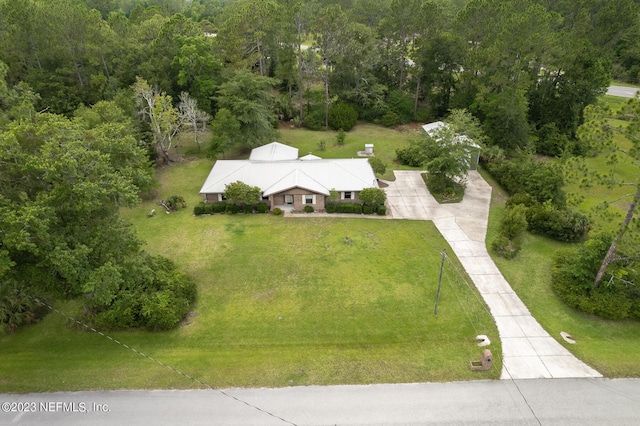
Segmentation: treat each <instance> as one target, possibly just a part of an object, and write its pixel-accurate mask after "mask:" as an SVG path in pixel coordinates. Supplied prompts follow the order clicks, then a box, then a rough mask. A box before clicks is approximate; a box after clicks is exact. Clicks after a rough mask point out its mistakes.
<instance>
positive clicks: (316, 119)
mask: <svg viewBox="0 0 640 426" xmlns="http://www.w3.org/2000/svg"><path fill="white" fill-rule="evenodd" d="M324 124H325V123H324V111H323V110H322V109H314V110H313V111H311V112H309V113H308V114H307V115H305V116H304V120H303V121H302V126H303V127H305V128H307V129H309V130H322V129H324V128H325V126H324Z"/></svg>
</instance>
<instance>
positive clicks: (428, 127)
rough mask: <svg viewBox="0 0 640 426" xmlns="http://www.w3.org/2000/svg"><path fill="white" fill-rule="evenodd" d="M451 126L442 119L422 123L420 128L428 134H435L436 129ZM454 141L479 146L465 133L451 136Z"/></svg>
mask: <svg viewBox="0 0 640 426" xmlns="http://www.w3.org/2000/svg"><path fill="white" fill-rule="evenodd" d="M450 127H451V126H450V125H449V124H447V123H445V122H444V121H435V122H433V123H428V124H424V125H422V129H423V130H424V131H425V132H427V134H428V135H429V136H436V131H437V130H439V129H441V128H445V129H448V128H450ZM453 141H454V142H465V143H466V144H468V145H471V146H473V147H475V148H480V146H479V145H478V144H476V143H475V142H474V141H473V139H471V138H470V137H468V136H466V135H458V134H456V135H455V136H454V138H453Z"/></svg>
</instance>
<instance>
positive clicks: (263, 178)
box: [200, 144, 378, 196]
mask: <svg viewBox="0 0 640 426" xmlns="http://www.w3.org/2000/svg"><path fill="white" fill-rule="evenodd" d="M269 145H271V144H269ZM280 145H282V144H280ZM267 146H268V145H267ZM283 146H286V145H283ZM289 148H290V147H289ZM294 149H295V148H294ZM254 151H255V150H254ZM296 151H297V149H296ZM313 157H315V156H313ZM237 181H240V182H244V183H246V184H247V185H250V186H257V187H259V188H260V190H261V191H262V193H263V195H264V196H267V195H271V194H276V193H278V192H282V191H286V190H288V189H291V188H296V187H298V188H303V189H308V190H309V191H311V192H316V193H319V194H325V195H329V191H331V190H336V191H360V190H362V189H364V188H377V187H378V181H377V179H376V177H375V174H374V173H373V169H372V168H371V165H370V164H369V161H368V160H367V159H364V158H354V159H317V158H310V157H309V156H306V158H305V159H304V160H302V159H295V160H277V161H264V160H253V159H252V157H250V158H249V160H218V161H216V163H215V164H214V166H213V168H212V169H211V172H210V173H209V176H208V177H207V180H206V181H205V182H204V185H202V188H201V189H200V193H201V194H216V193H223V192H224V190H225V186H226V185H227V184H230V183H233V182H237Z"/></svg>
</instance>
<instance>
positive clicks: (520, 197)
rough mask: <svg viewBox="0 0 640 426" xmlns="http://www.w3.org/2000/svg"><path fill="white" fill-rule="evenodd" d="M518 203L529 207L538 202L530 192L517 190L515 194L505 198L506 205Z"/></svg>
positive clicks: (510, 205)
mask: <svg viewBox="0 0 640 426" xmlns="http://www.w3.org/2000/svg"><path fill="white" fill-rule="evenodd" d="M518 204H522V205H524V206H525V207H531V206H535V205H537V204H538V202H537V201H536V199H535V198H533V197H532V196H531V195H530V194H526V193H523V192H518V193H517V194H513V195H512V196H511V197H510V198H509V199H508V200H507V207H512V206H515V205H518Z"/></svg>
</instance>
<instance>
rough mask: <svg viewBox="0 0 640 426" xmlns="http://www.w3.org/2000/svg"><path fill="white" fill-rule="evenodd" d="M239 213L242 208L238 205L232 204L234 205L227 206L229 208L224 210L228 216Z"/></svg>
mask: <svg viewBox="0 0 640 426" xmlns="http://www.w3.org/2000/svg"><path fill="white" fill-rule="evenodd" d="M238 211H240V207H238V206H237V205H235V204H232V203H229V204H227V206H226V208H225V210H224V212H225V213H227V214H236V213H238Z"/></svg>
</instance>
